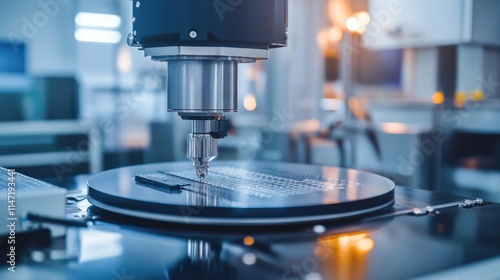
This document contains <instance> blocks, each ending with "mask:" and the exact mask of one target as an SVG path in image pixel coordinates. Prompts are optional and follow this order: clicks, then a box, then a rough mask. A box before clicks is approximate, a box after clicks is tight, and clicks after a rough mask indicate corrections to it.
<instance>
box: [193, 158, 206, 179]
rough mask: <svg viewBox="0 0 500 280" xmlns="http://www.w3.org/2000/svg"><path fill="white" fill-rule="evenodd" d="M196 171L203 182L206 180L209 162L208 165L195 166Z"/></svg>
mask: <svg viewBox="0 0 500 280" xmlns="http://www.w3.org/2000/svg"><path fill="white" fill-rule="evenodd" d="M194 168H195V171H196V176H198V178H200V179H201V180H203V179H205V177H206V176H207V174H208V162H207V163H206V164H200V165H198V164H195V166H194Z"/></svg>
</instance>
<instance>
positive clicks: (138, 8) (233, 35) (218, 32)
mask: <svg viewBox="0 0 500 280" xmlns="http://www.w3.org/2000/svg"><path fill="white" fill-rule="evenodd" d="M132 21H133V35H134V39H133V40H134V45H139V46H141V47H143V48H154V47H163V46H217V47H236V48H252V49H269V48H273V47H283V46H286V41H287V27H288V19H287V0H247V1H244V0H134V1H133V19H132ZM193 31H194V33H193ZM194 34H195V35H196V36H193V35H194Z"/></svg>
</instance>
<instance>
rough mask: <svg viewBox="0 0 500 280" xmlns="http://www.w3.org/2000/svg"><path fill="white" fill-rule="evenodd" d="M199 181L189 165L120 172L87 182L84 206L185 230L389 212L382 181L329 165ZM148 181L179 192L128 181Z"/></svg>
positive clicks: (255, 166)
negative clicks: (196, 226)
mask: <svg viewBox="0 0 500 280" xmlns="http://www.w3.org/2000/svg"><path fill="white" fill-rule="evenodd" d="M211 170H212V171H211V172H210V174H209V175H208V176H207V177H206V178H205V179H204V180H203V181H199V179H198V178H197V177H196V175H195V174H193V172H192V171H191V166H190V164H189V163H179V162H177V163H175V162H172V163H164V164H154V165H143V166H135V167H125V168H119V169H115V170H110V171H106V172H103V173H100V174H98V175H95V176H92V177H91V178H90V179H89V181H88V188H89V200H90V202H91V203H92V204H93V205H95V206H98V207H100V208H103V209H106V210H108V211H111V212H116V213H120V214H125V215H129V216H134V217H141V218H148V219H154V220H160V221H170V222H178V223H192V224H211V225H215V224H221V225H222V224H224V225H257V224H259V225H274V224H294V223H304V222H311V221H323V220H333V219H345V218H349V217H354V216H359V215H366V214H369V213H374V212H379V211H383V210H388V209H390V207H391V206H392V205H393V203H394V183H393V182H392V181H390V180H388V179H386V178H384V177H382V176H379V175H375V174H371V173H367V172H362V171H357V170H351V169H342V168H337V167H329V166H308V165H300V164H285V163H269V162H236V161H235V162H231V161H229V162H224V161H218V162H214V163H213V166H212V167H211ZM137 174H139V175H144V174H150V175H151V174H152V175H154V176H149V177H150V178H152V177H156V178H158V180H159V181H162V182H164V183H167V184H168V183H171V184H178V185H179V186H181V187H180V189H177V190H175V191H172V190H170V189H168V188H167V189H159V188H158V187H154V186H151V185H147V184H146V185H145V184H143V183H141V182H137V181H135V180H134V177H135V175H137Z"/></svg>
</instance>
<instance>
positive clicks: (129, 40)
mask: <svg viewBox="0 0 500 280" xmlns="http://www.w3.org/2000/svg"><path fill="white" fill-rule="evenodd" d="M134 39H135V38H134V35H132V33H129V34H128V35H127V45H129V46H132V45H133V44H134Z"/></svg>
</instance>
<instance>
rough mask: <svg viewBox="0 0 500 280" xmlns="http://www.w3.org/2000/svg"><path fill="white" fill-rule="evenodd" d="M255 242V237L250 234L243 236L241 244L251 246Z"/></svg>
mask: <svg viewBox="0 0 500 280" xmlns="http://www.w3.org/2000/svg"><path fill="white" fill-rule="evenodd" d="M254 243H255V239H254V238H253V237H252V236H245V238H243V244H245V245H247V246H252V245H253V244H254Z"/></svg>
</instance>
